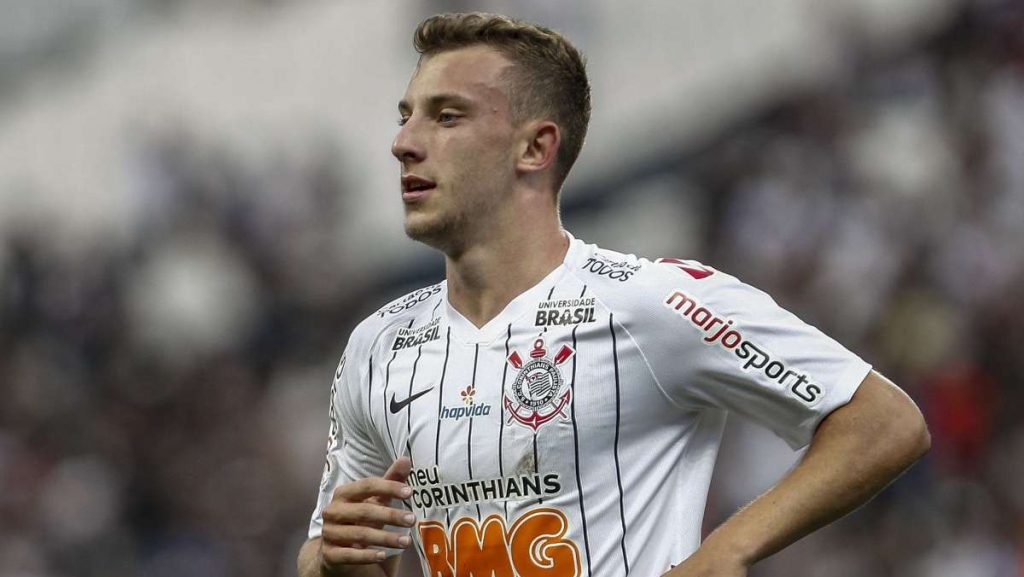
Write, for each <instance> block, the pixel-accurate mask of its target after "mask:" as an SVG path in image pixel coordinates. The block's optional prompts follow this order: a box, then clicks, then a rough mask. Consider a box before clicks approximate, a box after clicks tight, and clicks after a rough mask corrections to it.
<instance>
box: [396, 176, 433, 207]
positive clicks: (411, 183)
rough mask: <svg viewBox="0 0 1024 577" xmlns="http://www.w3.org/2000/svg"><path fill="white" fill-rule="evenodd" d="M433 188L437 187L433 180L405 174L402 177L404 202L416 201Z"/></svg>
mask: <svg viewBox="0 0 1024 577" xmlns="http://www.w3.org/2000/svg"><path fill="white" fill-rule="evenodd" d="M435 188H437V183H435V182H434V181H432V180H429V179H426V178H422V177H419V176H415V175H412V174H407V175H405V176H403V177H402V200H403V201H405V202H415V201H418V200H420V199H422V198H423V197H425V196H427V195H428V194H430V191H432V190H434V189H435Z"/></svg>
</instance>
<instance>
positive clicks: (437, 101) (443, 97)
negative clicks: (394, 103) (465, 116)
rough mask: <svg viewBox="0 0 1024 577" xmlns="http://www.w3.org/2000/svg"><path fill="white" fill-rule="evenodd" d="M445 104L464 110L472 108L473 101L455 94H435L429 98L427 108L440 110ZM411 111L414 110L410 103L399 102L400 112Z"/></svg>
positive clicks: (405, 101)
mask: <svg viewBox="0 0 1024 577" xmlns="http://www.w3.org/2000/svg"><path fill="white" fill-rule="evenodd" d="M444 104H452V105H455V106H461V107H463V108H469V107H471V106H472V105H473V101H471V100H470V99H468V98H466V97H465V96H461V95H459V94H454V93H442V94H435V95H433V96H431V97H429V98H427V107H428V108H439V107H441V106H442V105H444ZM411 109H412V106H411V105H410V104H409V102H408V101H407V100H400V101H399V102H398V110H399V111H404V110H411Z"/></svg>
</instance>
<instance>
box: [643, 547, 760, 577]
mask: <svg viewBox="0 0 1024 577" xmlns="http://www.w3.org/2000/svg"><path fill="white" fill-rule="evenodd" d="M746 575H747V566H746V565H744V564H743V563H741V562H739V561H737V560H734V559H730V558H728V557H726V556H724V555H716V554H714V553H712V552H710V551H708V550H706V549H698V550H697V552H696V553H694V554H693V555H690V556H689V557H688V558H687V559H686V561H683V562H682V563H680V564H679V565H676V566H675V567H673V568H672V570H671V571H669V572H668V573H665V574H664V575H663V577H746Z"/></svg>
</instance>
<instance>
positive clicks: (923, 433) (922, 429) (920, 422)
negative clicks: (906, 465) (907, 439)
mask: <svg viewBox="0 0 1024 577" xmlns="http://www.w3.org/2000/svg"><path fill="white" fill-rule="evenodd" d="M917 417H918V418H917V423H916V425H917V426H916V427H915V432H914V436H913V441H912V443H911V445H912V447H913V455H914V457H913V460H914V461H915V462H916V461H918V460H919V459H921V457H924V456H925V455H926V454H927V453H928V451H929V450H931V448H932V435H931V433H929V432H928V424H927V423H926V422H925V420H924V417H923V416H921V413H918V414H917Z"/></svg>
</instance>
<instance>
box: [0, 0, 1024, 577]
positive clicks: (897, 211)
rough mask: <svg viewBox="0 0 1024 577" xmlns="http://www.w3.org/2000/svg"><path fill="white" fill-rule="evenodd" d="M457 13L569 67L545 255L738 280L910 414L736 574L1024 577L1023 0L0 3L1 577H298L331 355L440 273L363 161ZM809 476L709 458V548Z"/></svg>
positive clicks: (746, 432) (763, 454) (394, 186)
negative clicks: (870, 491) (681, 260)
mask: <svg viewBox="0 0 1024 577" xmlns="http://www.w3.org/2000/svg"><path fill="white" fill-rule="evenodd" d="M465 9H482V10H488V11H497V12H504V13H507V14H510V15H513V16H519V17H524V18H528V19H532V20H536V21H539V22H542V23H544V24H546V25H548V26H551V27H554V28H557V29H560V30H562V31H563V32H565V33H566V34H567V35H568V36H569V37H570V38H571V39H573V40H574V41H575V42H576V43H577V45H579V46H580V47H581V48H582V49H583V50H584V52H585V53H586V54H587V55H588V57H589V70H590V73H591V76H592V82H593V85H594V120H593V123H592V125H591V130H590V133H589V137H588V142H587V145H586V148H585V149H584V152H583V154H582V156H581V159H580V162H579V164H578V165H577V168H576V169H575V170H574V174H573V175H572V176H570V179H569V182H568V185H567V188H566V190H565V192H564V195H563V217H564V221H565V224H566V227H567V228H568V229H569V230H570V231H572V232H573V233H574V234H576V235H577V236H579V237H581V238H583V239H585V240H587V241H589V242H596V243H599V244H601V245H604V246H607V247H610V248H615V249H619V250H623V251H625V252H635V253H638V254H644V255H648V256H651V257H657V256H676V257H685V258H695V259H698V260H701V261H703V262H705V263H708V264H711V265H712V266H715V267H717V268H720V269H723V270H726V271H729V272H731V273H733V274H735V275H736V276H738V277H740V278H741V279H742V280H744V281H746V282H749V283H752V284H754V285H756V286H758V287H760V288H762V289H764V290H766V291H768V292H769V293H771V294H772V295H773V296H775V297H776V299H777V300H778V301H780V302H781V303H782V304H783V305H784V306H786V307H787V308H789V309H791V310H793V311H795V312H796V313H797V314H798V315H800V316H801V317H802V318H804V319H805V320H807V321H809V322H811V323H813V324H815V325H817V326H818V327H820V328H822V329H823V330H824V331H825V332H827V333H829V334H830V335H833V336H834V337H835V338H837V339H838V340H839V341H841V342H842V343H844V344H845V345H847V346H848V347H850V348H851V349H853V350H854V351H856V352H857V353H859V354H860V355H861V356H863V357H865V358H866V359H868V360H870V361H871V362H872V363H874V364H875V366H876V367H877V368H878V369H879V370H881V371H882V372H884V373H885V374H887V375H888V376H889V377H891V378H892V379H893V380H894V381H896V382H897V383H899V384H900V385H901V386H903V387H904V388H905V389H906V390H907V391H908V392H909V393H910V394H911V395H912V396H913V397H914V399H915V400H916V401H917V402H918V403H919V404H920V406H921V407H922V409H923V410H924V412H925V413H926V416H927V417H928V420H929V423H930V426H931V432H932V438H933V449H932V451H931V453H930V455H929V456H928V457H927V458H926V459H925V461H923V462H922V463H920V464H919V465H917V466H916V467H915V468H914V469H913V470H912V471H911V472H910V473H909V474H907V475H906V476H905V477H903V478H902V479H901V480H899V481H898V482H897V483H895V484H894V485H893V486H892V487H890V488H889V490H887V491H886V492H885V493H884V494H883V495H882V496H880V497H879V498H878V499H876V500H875V501H874V502H873V503H872V504H870V505H869V506H867V507H865V508H864V509H863V510H861V511H859V512H857V513H855V514H853V515H851V516H850V517H848V518H846V519H844V520H843V521H841V522H839V523H836V524H835V525H833V526H832V527H830V528H828V529H827V530H824V531H822V532H820V533H817V534H815V535H813V536H811V537H809V538H807V539H805V540H803V541H801V542H800V543H798V544H797V545H795V546H793V547H792V548H790V549H788V550H786V551H784V552H782V553H780V554H779V555H777V556H775V557H773V558H771V559H769V560H768V561H766V562H764V563H762V564H760V565H759V566H757V567H756V568H755V569H754V570H753V571H752V573H751V574H752V575H753V576H755V577H783V576H785V577H826V576H827V577H846V576H850V577H853V576H866V575H870V576H897V575H898V576H901V577H908V576H909V577H989V576H992V577H1004V576H1005V577H1020V576H1024V490H1022V489H1021V481H1020V480H1021V479H1022V478H1024V413H1022V411H1021V407H1022V406H1024V404H1022V401H1024V399H1022V397H1024V389H1022V387H1021V386H1020V385H1021V381H1022V378H1024V298H1022V296H1021V295H1022V292H1021V290H1020V289H1019V286H1020V285H1021V284H1022V283H1024V250H1022V249H1024V2H1022V1H1021V0H1014V1H1011V0H974V1H966V0H904V1H900V2H894V1H892V0H827V1H823V0H676V1H668V0H659V1H645V2H637V3H626V2H617V1H614V0H592V1H589V2H578V1H577V2H558V3H554V2H546V1H543V0H520V1H517V2H511V1H496V0H495V1H479V2H474V1H470V0H464V1H455V0H431V1H418V2H417V1H413V0H405V1H398V0H387V1H374V2H371V1H369V0H366V1H359V0H349V1H341V0H334V1H329V0H291V1H287V2H285V1H275V0H216V1H199V0H0V576H3V577H63V576H97V577H98V576H103V577H117V576H130V575H153V576H159V577H163V576H167V577H172V576H173V577H178V576H194V577H220V576H242V575H245V576H250V577H278V576H286V575H293V574H294V571H295V569H294V559H295V554H296V552H297V550H298V546H299V545H300V543H301V542H302V541H303V540H304V538H305V533H306V528H307V523H308V517H309V514H310V513H311V511H312V508H313V505H314V500H315V496H316V490H317V486H318V480H319V475H320V471H321V468H322V463H323V461H322V459H323V454H322V451H323V446H324V438H325V436H326V433H327V398H328V390H329V387H330V379H331V376H332V374H333V369H334V366H335V363H336V362H337V359H338V357H339V356H340V354H341V351H342V349H343V348H344V345H345V341H346V338H347V335H348V331H349V330H350V329H351V328H352V327H353V326H354V325H355V324H356V323H357V322H358V321H359V320H361V319H362V318H363V317H364V316H365V315H367V314H369V313H370V312H372V311H373V310H375V309H376V308H378V307H379V306H380V305H381V304H383V303H384V302H386V301H387V300H390V299H391V298H393V297H396V296H398V295H400V294H403V293H404V292H406V291H408V290H410V289H411V288H414V287H417V286H421V285H424V284H428V283H433V282H436V281H437V280H439V279H440V278H441V276H442V274H443V270H442V260H441V259H440V258H439V257H438V256H437V255H436V254H434V253H432V252H431V251H429V250H426V249H424V248H422V247H419V246H417V245H415V244H414V243H412V242H411V241H409V240H407V239H406V238H405V237H404V235H403V233H402V226H401V211H402V209H401V204H400V201H399V197H398V194H397V192H398V166H397V163H395V161H394V159H393V158H392V157H391V156H390V154H389V145H390V141H391V139H392V138H393V136H394V134H395V132H396V130H397V127H396V126H395V125H394V123H393V122H394V121H395V120H397V112H396V109H395V106H396V102H397V100H398V99H399V98H400V96H401V94H402V92H403V91H404V87H405V83H406V82H407V80H408V76H409V73H410V72H411V70H412V67H413V66H414V64H415V56H416V54H415V53H414V51H413V50H412V47H411V33H412V30H413V28H414V27H415V25H416V23H417V22H419V21H420V20H421V19H422V18H423V17H425V16H427V15H429V14H431V13H434V12H439V11H451V10H465ZM797 458H798V455H796V454H794V453H792V452H791V451H789V449H788V448H787V447H786V446H785V445H784V444H783V443H782V442H781V441H779V440H778V439H775V438H774V437H771V436H770V435H766V434H765V432H764V431H763V430H760V429H756V428H754V427H753V426H750V425H745V424H743V423H737V422H732V423H731V424H730V427H729V429H728V431H727V434H726V440H725V446H724V447H723V452H722V456H721V459H720V462H719V467H718V469H717V471H716V477H715V481H714V483H713V490H712V496H711V498H710V501H709V509H708V514H707V516H706V524H707V526H708V527H709V528H712V527H714V526H715V525H716V524H717V523H719V522H720V521H721V520H722V519H724V518H725V517H726V516H728V515H729V514H730V513H732V512H733V511H734V510H735V509H736V508H737V507H739V506H741V505H742V504H744V503H745V502H747V501H749V500H750V499H751V498H753V497H754V496H756V495H757V494H758V493H759V492H760V491H762V490H764V489H765V488H767V487H768V486H769V485H770V484H771V483H772V482H774V481H775V480H776V479H777V478H778V477H779V476H780V475H781V474H782V473H783V472H784V471H785V470H786V469H787V468H788V467H790V466H791V465H792V464H793V462H794V461H795V460H796V459H797ZM411 575H414V573H413V572H411V571H410V572H405V573H403V576H404V577H409V576H411Z"/></svg>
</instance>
